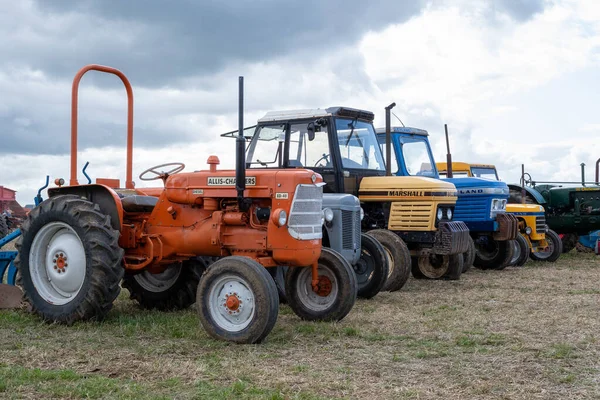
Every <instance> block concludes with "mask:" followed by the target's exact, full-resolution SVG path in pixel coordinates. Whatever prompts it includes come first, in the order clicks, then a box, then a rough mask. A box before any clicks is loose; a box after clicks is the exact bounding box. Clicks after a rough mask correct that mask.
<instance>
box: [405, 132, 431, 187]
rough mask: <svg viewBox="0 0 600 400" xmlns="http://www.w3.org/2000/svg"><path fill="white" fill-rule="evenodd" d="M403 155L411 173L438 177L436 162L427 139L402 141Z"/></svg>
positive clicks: (407, 169)
mask: <svg viewBox="0 0 600 400" xmlns="http://www.w3.org/2000/svg"><path fill="white" fill-rule="evenodd" d="M402 155H403V157H404V165H405V167H406V171H407V172H408V174H409V175H418V176H430V177H432V178H435V177H436V175H437V174H436V170H435V167H434V166H435V163H434V162H433V159H432V157H431V154H430V153H429V148H428V146H427V143H426V142H425V141H423V140H407V141H402Z"/></svg>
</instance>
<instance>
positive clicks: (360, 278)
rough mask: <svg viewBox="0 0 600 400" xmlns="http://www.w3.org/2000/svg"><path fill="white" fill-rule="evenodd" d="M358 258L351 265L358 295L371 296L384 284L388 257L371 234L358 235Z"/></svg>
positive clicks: (386, 276)
mask: <svg viewBox="0 0 600 400" xmlns="http://www.w3.org/2000/svg"><path fill="white" fill-rule="evenodd" d="M360 240H361V251H360V258H359V260H358V261H357V262H356V264H354V265H353V266H352V268H353V269H354V273H355V274H356V280H357V284H358V297H361V298H363V299H370V298H373V297H374V296H375V295H376V294H377V293H379V291H381V289H382V288H383V285H385V283H386V281H387V278H388V271H389V265H388V257H387V255H386V252H385V249H384V248H383V246H382V245H381V243H379V241H377V239H375V238H374V237H372V236H369V235H365V234H364V233H363V234H362V235H360Z"/></svg>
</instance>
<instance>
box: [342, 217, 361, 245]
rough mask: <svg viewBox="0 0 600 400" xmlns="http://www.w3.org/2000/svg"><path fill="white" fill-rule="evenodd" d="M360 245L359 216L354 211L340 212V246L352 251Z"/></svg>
mask: <svg viewBox="0 0 600 400" xmlns="http://www.w3.org/2000/svg"><path fill="white" fill-rule="evenodd" d="M358 243H360V216H359V213H358V212H356V211H348V210H342V246H343V248H344V249H349V250H354V249H355V248H357V247H358V246H357V245H358Z"/></svg>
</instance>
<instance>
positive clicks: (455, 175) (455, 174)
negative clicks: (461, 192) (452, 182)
mask: <svg viewBox="0 0 600 400" xmlns="http://www.w3.org/2000/svg"><path fill="white" fill-rule="evenodd" d="M439 175H440V178H447V177H448V173H446V171H442V172H440V174H439ZM452 177H453V178H468V177H469V174H468V173H467V172H454V171H452Z"/></svg>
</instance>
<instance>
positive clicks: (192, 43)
mask: <svg viewBox="0 0 600 400" xmlns="http://www.w3.org/2000/svg"><path fill="white" fill-rule="evenodd" d="M37 5H38V7H39V8H40V9H41V10H43V11H44V12H45V13H47V14H48V16H53V15H62V16H68V15H77V18H78V19H79V20H81V21H82V22H81V24H80V25H79V26H77V24H76V23H75V24H74V27H73V31H72V32H62V33H61V32H55V33H54V34H56V36H57V38H60V37H61V36H63V35H64V33H68V34H69V35H70V37H69V38H65V39H68V40H63V41H59V40H57V41H56V42H54V43H53V48H52V49H48V51H45V52H42V53H41V54H38V57H31V56H29V57H26V56H25V57H24V58H25V60H24V61H27V62H35V63H36V64H37V66H38V67H39V68H42V69H44V70H45V71H47V72H50V73H52V74H54V75H56V76H61V77H62V76H65V74H66V76H68V77H70V76H71V75H72V73H73V71H72V68H73V67H72V66H73V65H83V64H87V63H89V62H91V61H95V60H98V62H102V63H105V64H109V65H112V64H114V65H119V66H120V67H121V68H123V69H124V70H126V71H133V72H134V73H135V74H136V81H137V82H139V83H141V84H143V85H145V86H162V85H167V84H168V85H175V84H176V81H175V80H176V78H185V77H189V76H194V75H199V74H210V73H213V72H216V71H218V70H219V69H220V68H222V67H223V66H224V65H226V64H228V63H232V62H236V61H244V62H248V61H250V62H253V61H264V60H268V59H270V58H273V57H278V56H283V55H287V54H291V53H294V52H297V51H299V50H303V49H309V50H311V53H312V54H311V57H321V56H323V55H324V54H327V53H328V52H329V51H331V50H332V49H336V48H338V47H340V46H343V45H346V44H349V43H352V42H355V41H357V40H358V39H359V38H360V37H361V36H362V35H363V34H364V33H365V32H367V31H369V30H379V29H383V28H385V27H386V26H387V25H388V24H390V23H399V22H403V21H404V20H406V19H407V18H409V17H411V16H413V15H415V14H417V13H418V12H419V11H420V8H421V3H420V2H413V1H411V2H405V1H393V0H389V1H384V2H363V1H360V0H336V1H320V0H308V1H278V0H260V1H247V0H245V1H236V2H223V1H201V2H198V1H179V2H172V1H166V0H148V1H143V2H141V1H120V0H83V1H58V2H47V1H39V2H38V3H37ZM107 30H110V32H107ZM50 34H52V33H50ZM34 46H35V44H34ZM73 50H75V51H73ZM310 61H311V60H310V58H307V60H306V62H307V63H310Z"/></svg>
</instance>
